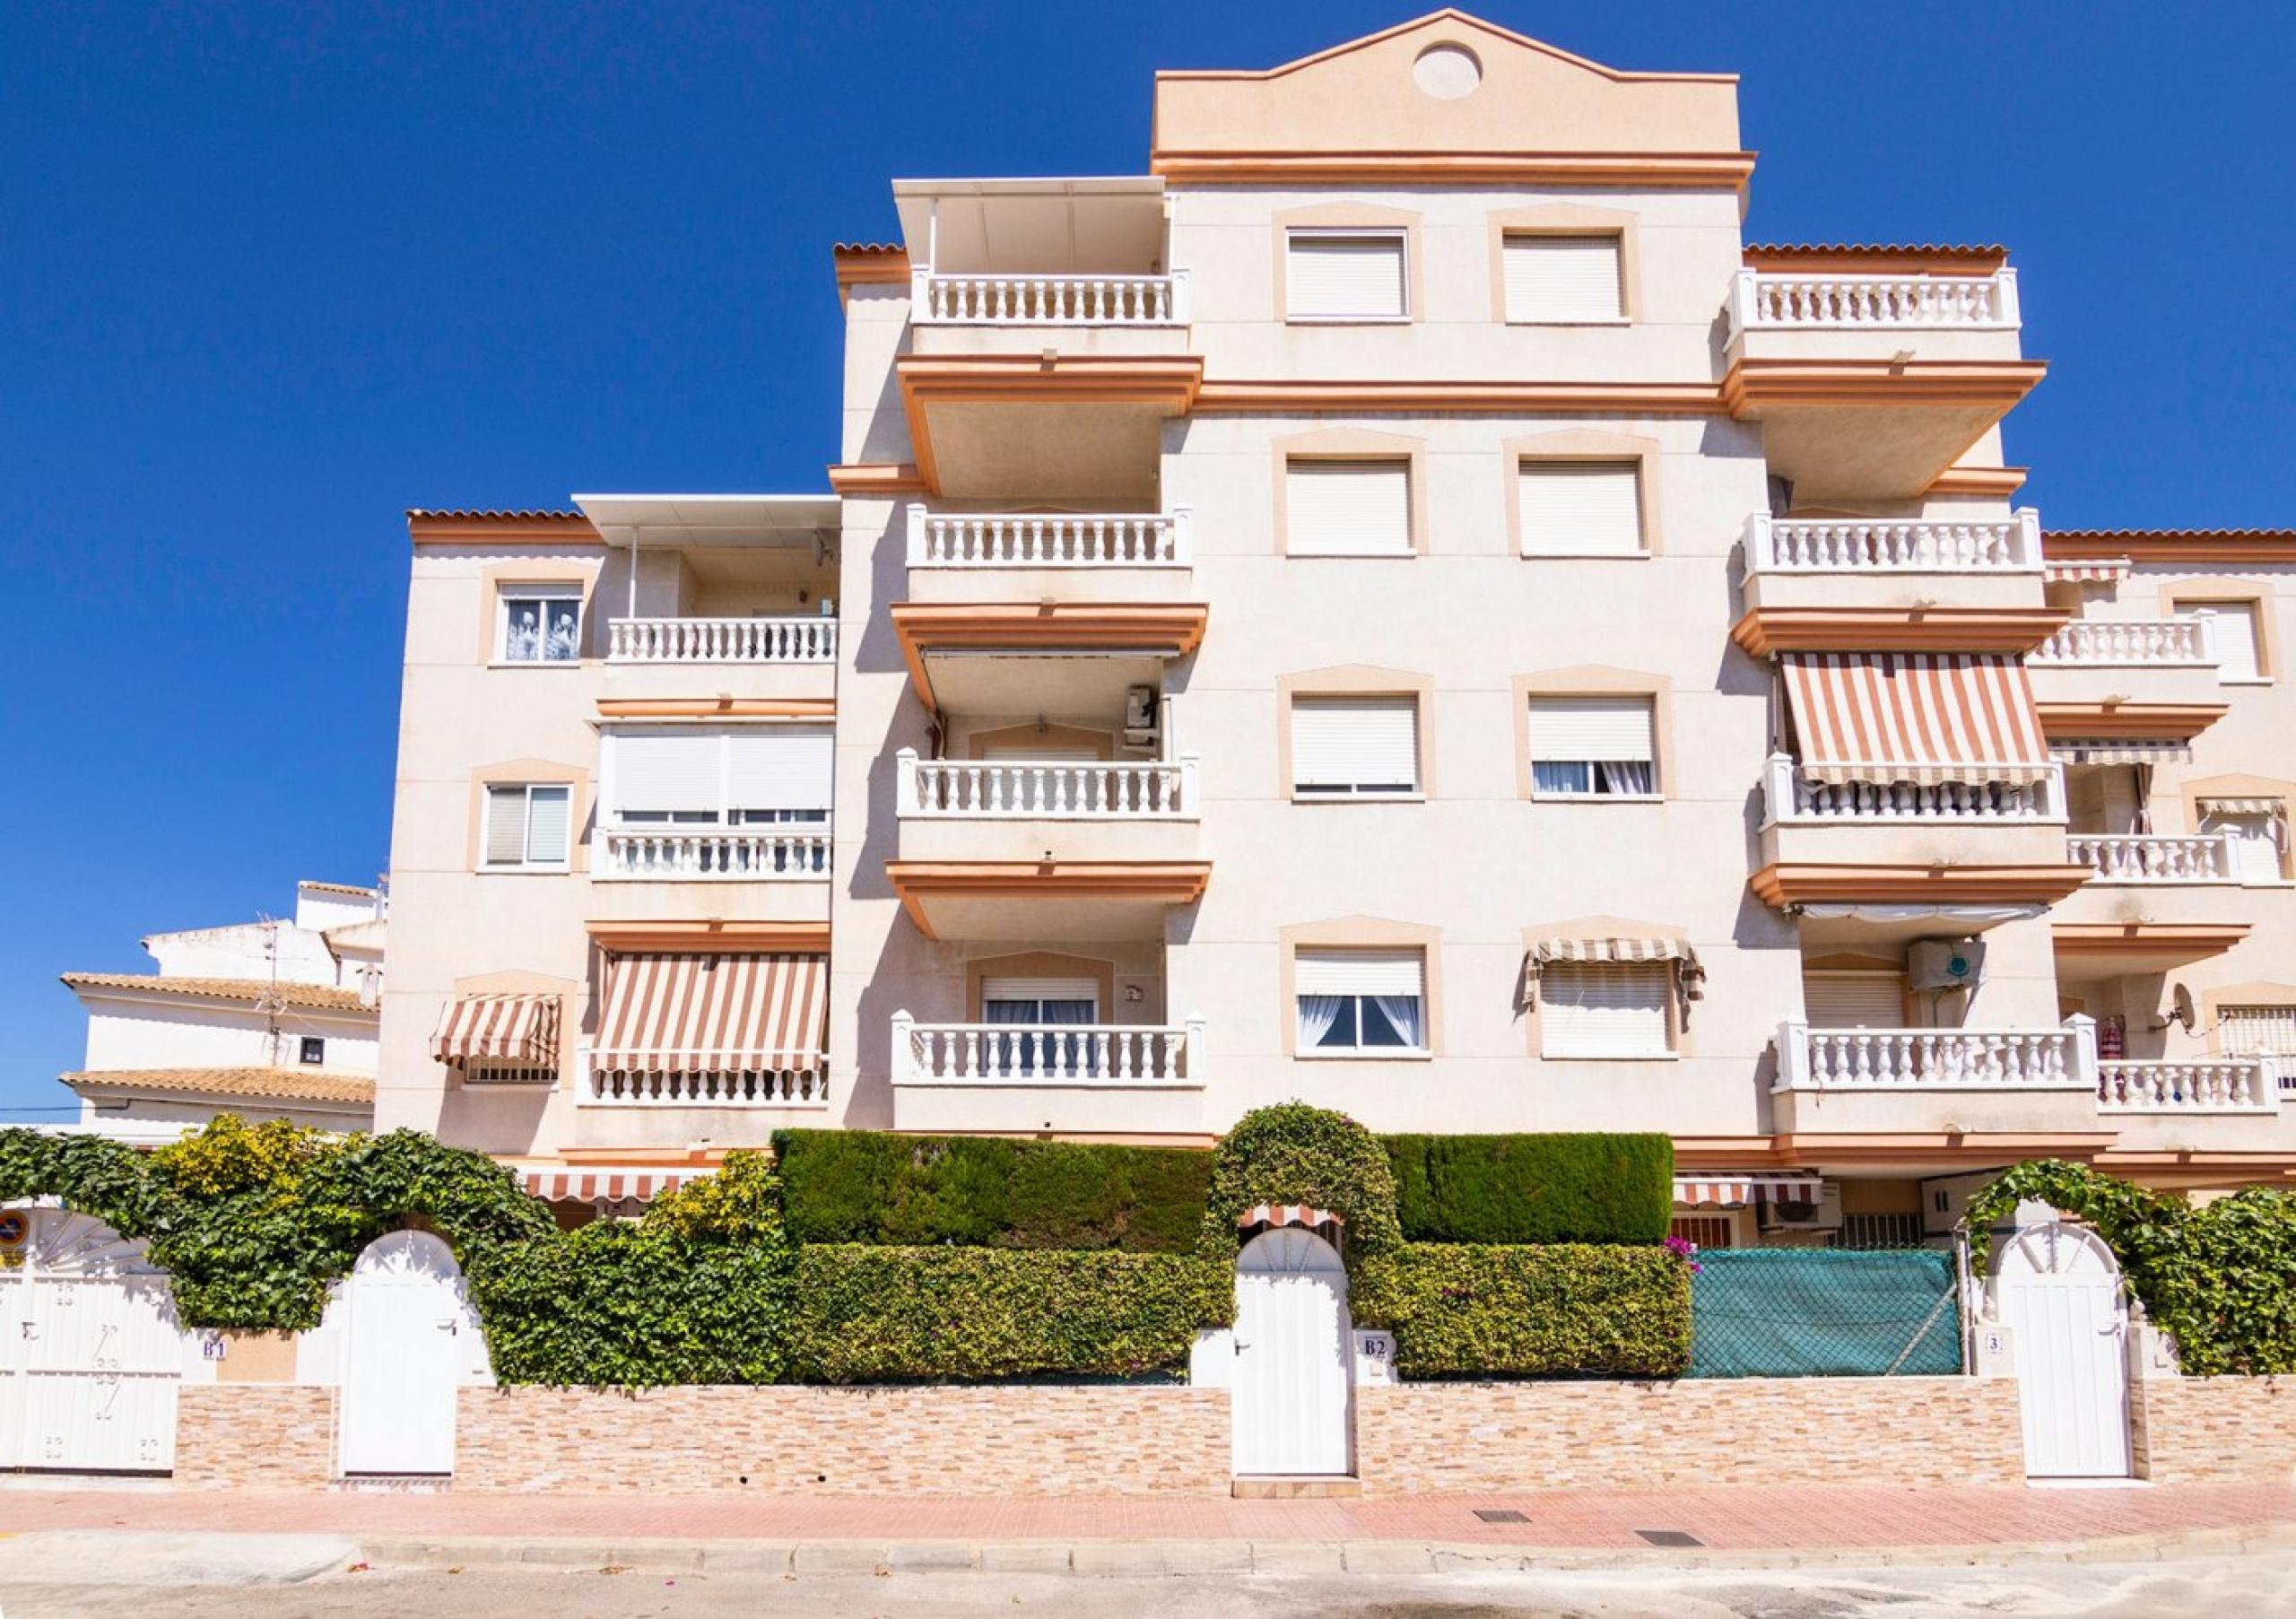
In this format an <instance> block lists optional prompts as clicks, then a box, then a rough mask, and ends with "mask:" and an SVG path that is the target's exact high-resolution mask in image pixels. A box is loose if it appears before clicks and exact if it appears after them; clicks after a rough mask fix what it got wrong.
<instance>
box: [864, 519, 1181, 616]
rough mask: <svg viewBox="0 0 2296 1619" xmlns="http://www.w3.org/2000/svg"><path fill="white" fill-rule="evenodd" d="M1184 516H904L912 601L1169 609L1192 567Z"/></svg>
mask: <svg viewBox="0 0 2296 1619" xmlns="http://www.w3.org/2000/svg"><path fill="white" fill-rule="evenodd" d="M1191 527H1192V524H1191V520H1190V514H1189V512H1188V510H1187V509H1186V508H1185V507H1182V508H1178V509H1174V510H1171V511H1169V512H1161V511H1153V512H1119V511H1075V512H1070V511H1027V512H1000V511H954V512H944V511H928V510H926V508H925V507H924V506H923V505H922V504H917V503H912V504H911V505H910V506H909V513H908V531H909V598H910V599H911V600H913V601H920V602H967V601H970V602H980V601H991V600H997V599H1010V598H1013V597H1016V596H1017V597H1022V598H1032V599H1037V600H1043V599H1048V598H1057V599H1061V600H1067V601H1173V600H1178V598H1179V597H1180V596H1183V595H1185V594H1186V592H1187V586H1188V579H1189V568H1190V565H1191V564H1192V562H1193V561H1194V560H1195V558H1194V553H1193V546H1192V544H1191V535H1190V532H1189V531H1190V528H1191Z"/></svg>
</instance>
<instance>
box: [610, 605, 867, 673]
mask: <svg viewBox="0 0 2296 1619" xmlns="http://www.w3.org/2000/svg"><path fill="white" fill-rule="evenodd" d="M606 661H607V662H608V663H613V664H834V663H836V662H837V621H836V620H835V619H833V618H823V617H821V616H819V615H814V616H812V617H796V616H789V617H780V618H618V619H615V620H614V621H613V622H612V624H611V625H609V627H608V631H607V641H606Z"/></svg>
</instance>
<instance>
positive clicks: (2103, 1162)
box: [2093, 1147, 2296, 1187]
mask: <svg viewBox="0 0 2296 1619" xmlns="http://www.w3.org/2000/svg"><path fill="white" fill-rule="evenodd" d="M2093 1162H2094V1163H2095V1166H2096V1167H2097V1168H2098V1169H2100V1170H2105V1171H2109V1172H2110V1173H2113V1174H2116V1175H2138V1176H2141V1177H2143V1179H2144V1181H2145V1183H2146V1184H2147V1185H2152V1186H2160V1185H2178V1186H2194V1187H2206V1186H2226V1185H2234V1186H2237V1185H2242V1184H2252V1183H2255V1182H2258V1181H2268V1180H2287V1179H2296V1153H2196V1152H2189V1151H2187V1152H2179V1151H2176V1150H2174V1149H2161V1150H2158V1151H2153V1150H2146V1149H2143V1148H2135V1147H2130V1148H2118V1147H2117V1148H2114V1149H2112V1150H2111V1151H2109V1152H2104V1153H2098V1154H2097V1156H2096V1158H2095V1160H2094V1161H2093Z"/></svg>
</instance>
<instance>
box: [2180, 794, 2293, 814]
mask: <svg viewBox="0 0 2296 1619" xmlns="http://www.w3.org/2000/svg"><path fill="white" fill-rule="evenodd" d="M2193 808H2195V809H2196V810H2198V811H2199V812H2200V813H2201V814H2204V815H2284V814H2287V813H2288V801H2287V800H2286V799H2285V798H2217V797H2207V798H2196V799H2194V800H2193Z"/></svg>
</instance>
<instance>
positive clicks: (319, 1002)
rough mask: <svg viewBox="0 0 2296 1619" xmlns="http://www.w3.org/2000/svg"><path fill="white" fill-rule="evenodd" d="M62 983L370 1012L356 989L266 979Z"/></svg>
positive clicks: (124, 975)
mask: <svg viewBox="0 0 2296 1619" xmlns="http://www.w3.org/2000/svg"><path fill="white" fill-rule="evenodd" d="M63 978H64V981H65V983H66V984H68V985H70V986H71V987H72V988H74V989H141V990H143V991H144V992H146V993H148V994H155V995H182V996H192V997H200V998H202V999H206V1000H216V1001H252V1000H257V999H259V998H260V997H263V996H265V995H269V994H274V993H276V994H277V995H278V997H279V998H280V999H281V1000H283V1001H284V1002H286V1003H287V1005H291V1006H317V1007H325V1008H327V1009H328V1010H331V1011H336V1012H370V1011H372V1010H373V1008H372V1007H370V1006H369V1005H367V1004H366V1003H365V1002H364V1001H362V1000H361V999H360V998H359V992H358V991H357V990H356V989H338V988H335V986H334V985H333V984H274V983H271V982H270V981H268V980H267V979H198V978H162V977H161V976H160V975H159V974H157V973H151V972H67V973H65V974H64V975H63Z"/></svg>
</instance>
